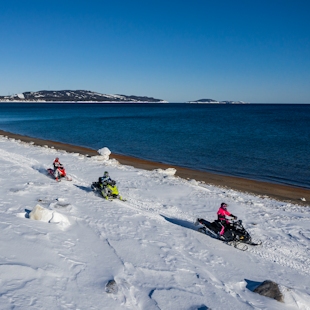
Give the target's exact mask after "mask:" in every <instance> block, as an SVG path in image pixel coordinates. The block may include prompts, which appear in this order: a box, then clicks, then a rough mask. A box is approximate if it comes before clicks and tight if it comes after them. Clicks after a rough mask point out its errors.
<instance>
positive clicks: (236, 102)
mask: <svg viewBox="0 0 310 310" xmlns="http://www.w3.org/2000/svg"><path fill="white" fill-rule="evenodd" d="M187 103H196V104H248V102H243V101H229V100H225V101H217V100H214V99H199V100H195V101H187Z"/></svg>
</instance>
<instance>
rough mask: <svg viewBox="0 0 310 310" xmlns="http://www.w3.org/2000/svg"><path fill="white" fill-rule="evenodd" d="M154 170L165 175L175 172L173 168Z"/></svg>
mask: <svg viewBox="0 0 310 310" xmlns="http://www.w3.org/2000/svg"><path fill="white" fill-rule="evenodd" d="M154 171H156V172H158V173H161V174H165V175H175V173H176V172H177V170H176V169H175V168H167V169H155V170H154Z"/></svg>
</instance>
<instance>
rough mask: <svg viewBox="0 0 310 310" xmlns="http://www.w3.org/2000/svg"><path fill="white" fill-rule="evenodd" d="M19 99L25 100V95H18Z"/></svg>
mask: <svg viewBox="0 0 310 310" xmlns="http://www.w3.org/2000/svg"><path fill="white" fill-rule="evenodd" d="M17 97H18V98H20V99H25V96H24V94H17Z"/></svg>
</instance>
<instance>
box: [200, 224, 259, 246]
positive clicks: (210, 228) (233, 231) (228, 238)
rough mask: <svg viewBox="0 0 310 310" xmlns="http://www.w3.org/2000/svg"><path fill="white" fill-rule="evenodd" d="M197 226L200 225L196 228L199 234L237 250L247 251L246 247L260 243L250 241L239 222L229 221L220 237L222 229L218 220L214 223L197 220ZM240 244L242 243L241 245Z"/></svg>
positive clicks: (248, 235)
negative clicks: (220, 241) (230, 245)
mask: <svg viewBox="0 0 310 310" xmlns="http://www.w3.org/2000/svg"><path fill="white" fill-rule="evenodd" d="M196 223H197V225H199V224H201V225H202V227H199V228H198V231H199V232H201V233H205V234H207V235H209V236H211V237H213V238H217V239H219V240H222V241H224V242H226V243H229V244H232V245H233V246H234V247H235V248H238V249H239V250H243V251H245V250H247V248H248V247H247V246H246V245H245V244H248V245H260V244H261V242H258V243H255V242H253V241H252V238H251V236H250V234H249V233H248V232H247V231H246V229H245V228H244V227H243V225H242V221H241V220H231V221H229V224H228V225H226V227H225V232H224V234H223V235H222V236H221V235H220V231H221V229H222V227H223V226H222V224H221V223H220V221H219V220H215V221H214V222H212V223H211V222H208V221H206V220H204V219H200V218H198V219H197V221H196ZM242 243H244V244H243V245H242Z"/></svg>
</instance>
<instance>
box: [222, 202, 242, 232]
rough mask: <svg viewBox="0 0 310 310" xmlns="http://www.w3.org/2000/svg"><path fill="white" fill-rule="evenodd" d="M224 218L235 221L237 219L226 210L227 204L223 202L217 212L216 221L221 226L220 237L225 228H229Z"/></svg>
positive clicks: (227, 221)
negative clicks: (228, 217) (230, 218)
mask: <svg viewBox="0 0 310 310" xmlns="http://www.w3.org/2000/svg"><path fill="white" fill-rule="evenodd" d="M226 216H230V217H233V218H234V219H235V220H236V219H237V217H236V216H235V215H233V214H231V213H230V212H229V211H228V210H227V204H226V203H225V202H223V203H221V206H220V208H219V209H218V211H217V219H218V221H219V222H220V224H221V225H222V229H221V231H220V236H222V235H223V234H224V231H225V228H226V227H227V226H229V220H228V219H227V218H226Z"/></svg>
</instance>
